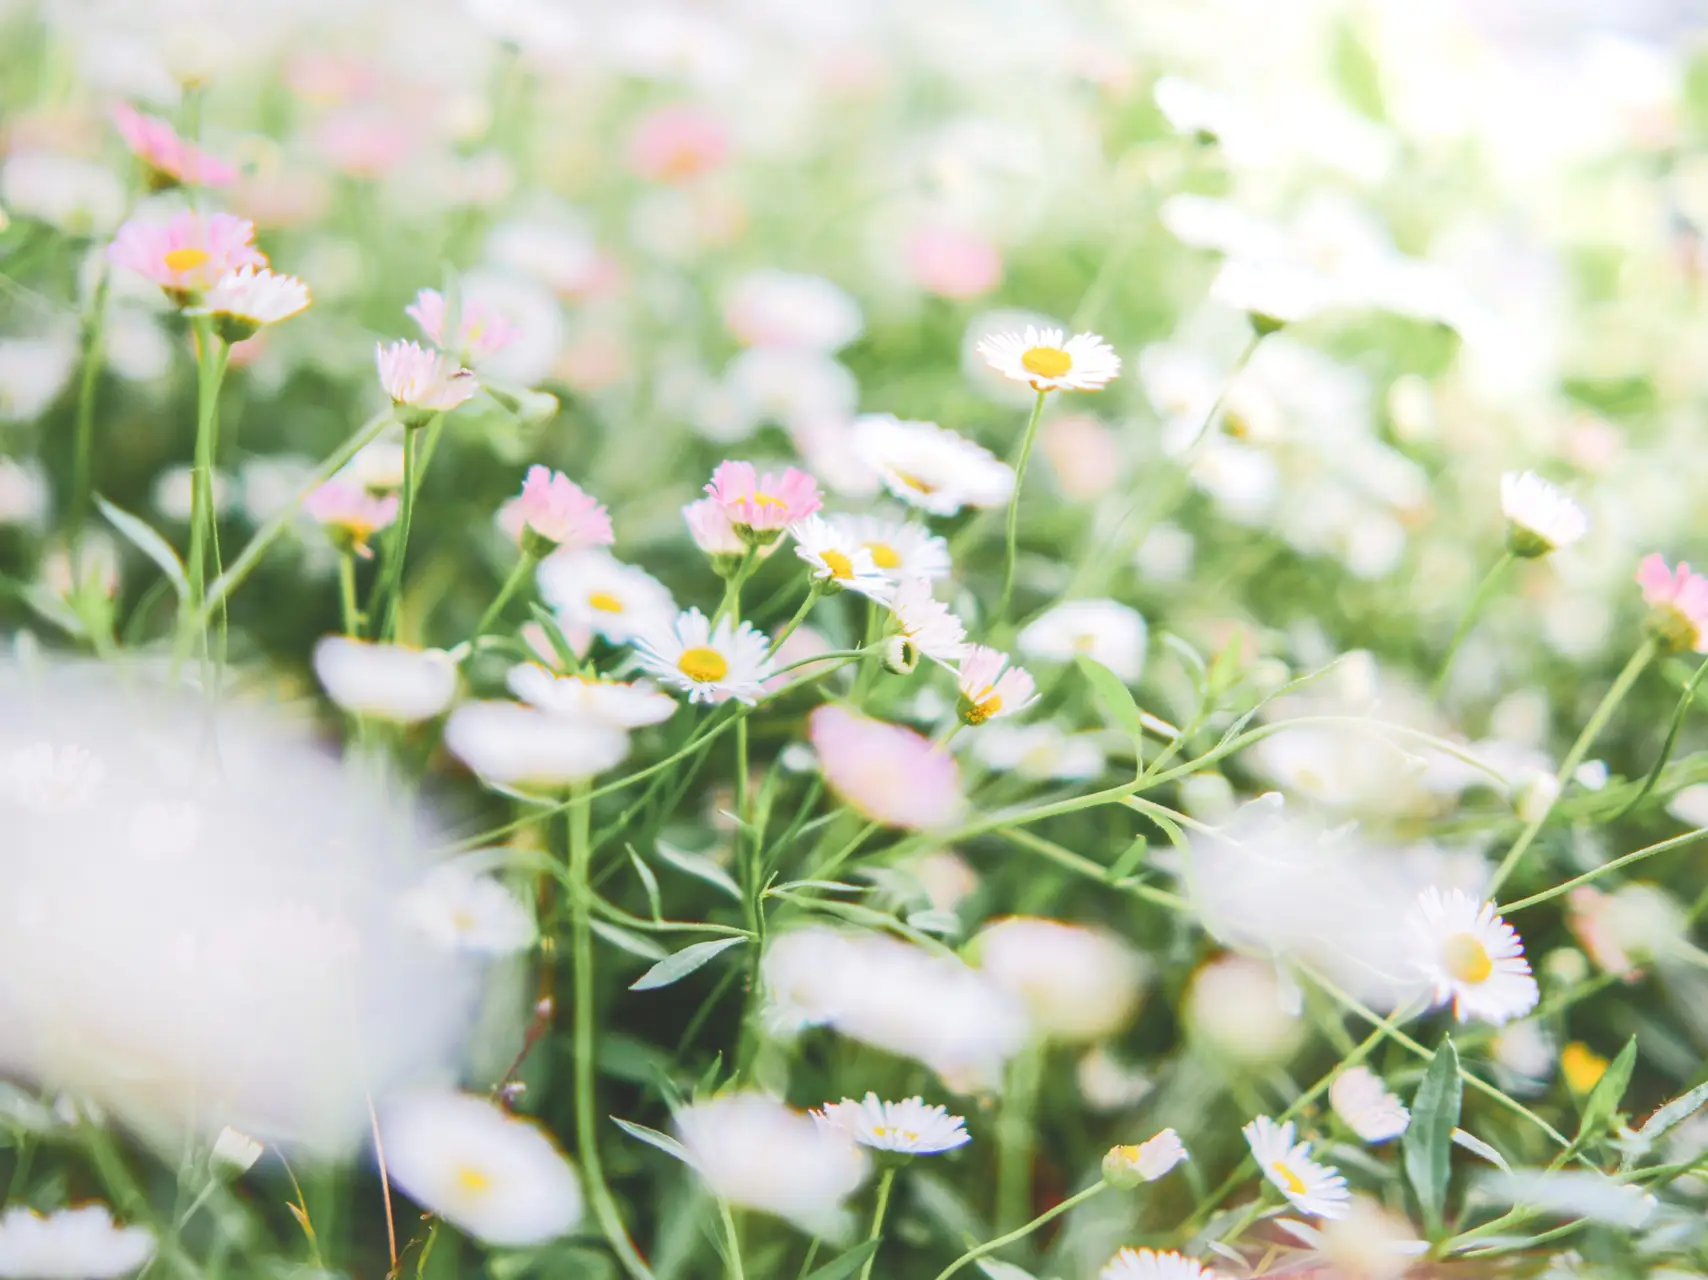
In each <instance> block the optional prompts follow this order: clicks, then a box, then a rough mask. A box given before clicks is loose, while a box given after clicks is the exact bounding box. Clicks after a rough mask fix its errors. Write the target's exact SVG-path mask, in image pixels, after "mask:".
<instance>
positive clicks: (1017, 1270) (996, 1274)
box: [978, 1258, 1038, 1280]
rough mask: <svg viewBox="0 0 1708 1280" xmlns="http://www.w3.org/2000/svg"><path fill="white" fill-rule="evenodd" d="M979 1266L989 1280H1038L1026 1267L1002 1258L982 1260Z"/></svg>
mask: <svg viewBox="0 0 1708 1280" xmlns="http://www.w3.org/2000/svg"><path fill="white" fill-rule="evenodd" d="M978 1265H979V1270H980V1271H982V1272H984V1273H985V1275H986V1276H987V1277H989V1280H1038V1277H1037V1276H1035V1275H1033V1274H1032V1273H1031V1272H1030V1271H1028V1270H1026V1268H1025V1267H1017V1266H1015V1265H1014V1264H1013V1263H1012V1262H1004V1261H1002V1259H1000V1258H980V1259H979V1264H978Z"/></svg>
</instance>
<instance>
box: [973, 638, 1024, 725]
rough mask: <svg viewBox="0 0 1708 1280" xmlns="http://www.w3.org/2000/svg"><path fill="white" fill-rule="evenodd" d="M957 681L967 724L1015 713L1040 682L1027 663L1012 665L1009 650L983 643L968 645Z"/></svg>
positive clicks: (981, 722) (1022, 707)
mask: <svg viewBox="0 0 1708 1280" xmlns="http://www.w3.org/2000/svg"><path fill="white" fill-rule="evenodd" d="M957 682H958V683H959V685H960V688H961V699H960V704H959V714H960V717H961V721H962V723H964V724H983V723H984V722H985V721H986V720H994V719H995V718H996V717H997V716H1011V715H1014V714H1015V713H1016V712H1019V711H1022V710H1024V709H1025V708H1026V706H1027V704H1029V703H1030V702H1031V701H1032V699H1033V698H1034V697H1036V696H1037V693H1038V685H1037V682H1036V681H1034V680H1033V679H1032V677H1031V676H1030V675H1029V674H1028V673H1027V671H1026V669H1025V668H1024V667H1015V666H1010V665H1009V660H1008V655H1007V654H1006V653H1003V652H1001V651H1000V650H998V649H990V648H987V647H985V646H984V645H982V644H974V645H968V646H967V651H966V656H964V657H963V658H962V659H961V669H960V673H959V676H958V677H957Z"/></svg>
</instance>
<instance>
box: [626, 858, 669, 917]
mask: <svg viewBox="0 0 1708 1280" xmlns="http://www.w3.org/2000/svg"><path fill="white" fill-rule="evenodd" d="M623 848H625V849H627V850H628V851H629V861H630V862H631V863H633V864H634V868H635V874H636V875H637V876H639V877H640V882H641V887H642V888H644V889H645V890H646V905H647V906H648V907H649V908H651V910H652V920H653V923H654V924H657V923H658V922H659V921H660V920H662V919H664V908H663V906H662V905H661V904H662V899H661V898H660V897H659V893H658V877H657V876H655V875H653V873H652V868H651V867H649V866H647V865H646V860H645V859H644V858H642V857H641V856H640V854H638V853H636V852H635V847H634V845H632V844H627V845H624V846H623Z"/></svg>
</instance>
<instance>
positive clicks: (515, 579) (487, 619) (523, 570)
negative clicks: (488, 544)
mask: <svg viewBox="0 0 1708 1280" xmlns="http://www.w3.org/2000/svg"><path fill="white" fill-rule="evenodd" d="M533 567H534V557H533V556H532V555H530V554H529V553H528V552H527V551H523V552H522V554H521V555H520V556H518V557H517V558H516V565H515V567H514V568H513V569H511V570H510V576H509V577H508V578H506V579H504V585H503V586H502V587H500V588H498V594H497V595H496V596H494V597H493V598H492V603H491V604H489V605H487V606H486V612H485V613H483V614H481V615H480V621H479V622H477V623H475V624H474V631H473V633H472V634H471V635H470V636H469V652H470V653H473V652H474V642H475V641H476V640H479V639H480V638H481V637H482V636H484V635H485V634H486V633H487V630H488V629H489V628H490V627H491V626H492V624H493V623H494V622H496V621H498V615H499V614H501V613H503V612H504V606H505V605H507V604H509V603H510V597H511V596H513V595H515V594H516V588H517V587H519V586H521V585H522V579H523V578H525V577H527V576H528V571H529V570H531V569H532V568H533Z"/></svg>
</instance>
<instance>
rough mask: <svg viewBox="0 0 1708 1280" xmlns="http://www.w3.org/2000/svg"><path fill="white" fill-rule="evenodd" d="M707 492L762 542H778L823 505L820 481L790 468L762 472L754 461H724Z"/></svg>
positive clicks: (734, 521) (744, 531)
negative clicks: (789, 529)
mask: <svg viewBox="0 0 1708 1280" xmlns="http://www.w3.org/2000/svg"><path fill="white" fill-rule="evenodd" d="M706 492H707V493H708V494H710V495H711V497H712V500H713V501H715V502H716V503H717V504H718V505H719V506H720V507H722V508H723V509H724V514H725V515H727V516H728V517H729V519H730V523H731V524H733V525H734V526H735V527H736V529H737V530H738V531H739V532H741V533H742V534H743V536H745V537H749V538H752V539H754V540H755V541H758V542H775V541H776V540H777V538H778V537H780V536H781V535H782V532H783V530H784V529H786V528H787V527H788V526H790V525H792V524H793V523H795V521H797V520H804V519H806V518H807V517H808V516H810V515H812V514H813V512H815V511H817V510H818V509H819V507H821V506H822V505H823V495H822V494H820V493H819V490H818V481H816V480H814V479H813V478H812V477H811V476H809V475H808V474H807V473H806V472H804V471H797V470H796V469H795V468H794V467H790V468H788V469H787V470H786V471H784V472H783V473H782V474H781V475H778V474H777V473H775V472H772V471H767V472H764V473H763V474H761V473H760V472H758V471H755V470H754V467H753V464H752V463H751V462H720V463H719V464H718V468H717V470H716V471H714V472H712V479H711V483H710V484H708V485H707V486H706Z"/></svg>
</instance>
